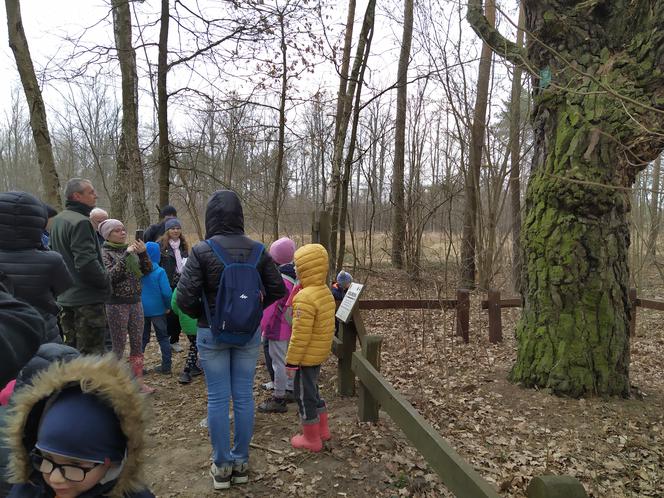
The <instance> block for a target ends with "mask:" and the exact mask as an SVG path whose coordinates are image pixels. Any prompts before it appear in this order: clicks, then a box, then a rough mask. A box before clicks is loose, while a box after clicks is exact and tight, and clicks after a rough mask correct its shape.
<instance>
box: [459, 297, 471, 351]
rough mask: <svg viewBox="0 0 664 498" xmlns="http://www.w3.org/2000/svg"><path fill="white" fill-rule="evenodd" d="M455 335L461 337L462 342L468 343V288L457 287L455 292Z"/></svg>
mask: <svg viewBox="0 0 664 498" xmlns="http://www.w3.org/2000/svg"><path fill="white" fill-rule="evenodd" d="M456 298H457V305H456V335H459V336H461V337H463V342H465V343H466V344H468V342H469V340H470V339H469V337H468V329H469V327H470V291H469V290H468V289H457V293H456Z"/></svg>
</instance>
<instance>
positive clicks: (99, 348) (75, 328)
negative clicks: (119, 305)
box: [60, 303, 108, 354]
mask: <svg viewBox="0 0 664 498" xmlns="http://www.w3.org/2000/svg"><path fill="white" fill-rule="evenodd" d="M60 325H61V327H62V332H63V334H64V335H65V344H67V346H71V347H73V348H76V349H78V350H79V351H80V352H81V353H83V354H104V335H105V334H106V333H107V332H106V331H107V329H108V323H107V321H106V310H105V308H104V304H103V303H99V304H84V305H81V306H63V307H62V313H61V315H60Z"/></svg>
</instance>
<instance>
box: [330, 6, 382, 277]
mask: <svg viewBox="0 0 664 498" xmlns="http://www.w3.org/2000/svg"><path fill="white" fill-rule="evenodd" d="M375 8H376V0H369V3H368V4H367V9H366V11H365V13H364V21H363V23H362V29H361V30H360V37H359V41H358V46H357V49H356V52H355V53H356V56H355V57H356V58H355V63H354V64H353V72H354V73H355V68H356V66H357V62H358V61H357V58H358V56H359V55H360V54H362V53H364V47H363V44H365V43H366V37H367V33H368V30H369V29H373V18H374V11H375ZM354 23H355V0H349V1H348V17H347V19H346V34H345V37H344V51H343V56H342V61H341V73H340V74H339V95H337V112H336V118H335V122H334V139H333V140H334V143H333V149H332V176H331V178H330V187H331V188H332V223H331V226H330V266H331V267H332V265H333V264H334V261H336V256H337V232H338V227H339V210H340V206H339V203H340V200H341V164H342V162H343V153H344V145H345V143H346V132H347V131H348V123H349V122H350V115H351V103H352V99H353V92H354V91H355V82H354V81H353V76H351V77H350V79H349V77H348V68H349V66H350V50H351V46H352V42H353V27H354ZM355 77H357V73H355ZM331 269H332V268H331Z"/></svg>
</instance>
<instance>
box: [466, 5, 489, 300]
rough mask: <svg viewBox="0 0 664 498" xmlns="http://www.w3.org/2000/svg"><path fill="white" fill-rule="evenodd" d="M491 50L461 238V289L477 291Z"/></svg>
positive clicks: (480, 81)
mask: <svg viewBox="0 0 664 498" xmlns="http://www.w3.org/2000/svg"><path fill="white" fill-rule="evenodd" d="M484 15H485V16H486V19H487V21H488V22H489V24H491V26H493V25H494V23H495V20H496V6H495V4H494V0H488V1H487V2H486V8H485V12H484ZM491 57H492V54H491V47H490V46H489V45H488V44H487V43H482V55H481V58H480V64H479V69H478V72H477V94H476V97H475V109H474V111H473V124H472V127H471V130H470V154H469V158H468V167H467V168H466V179H465V181H466V183H465V188H464V193H465V206H464V211H463V234H462V239H461V278H460V281H461V286H462V287H464V288H466V289H473V288H475V246H476V242H477V240H476V239H477V215H478V200H477V199H478V196H479V195H480V169H481V167H482V151H483V149H484V130H485V128H486V124H485V123H486V107H487V102H488V99H489V77H490V76H491Z"/></svg>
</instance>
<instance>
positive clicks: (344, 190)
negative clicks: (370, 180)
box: [336, 29, 373, 271]
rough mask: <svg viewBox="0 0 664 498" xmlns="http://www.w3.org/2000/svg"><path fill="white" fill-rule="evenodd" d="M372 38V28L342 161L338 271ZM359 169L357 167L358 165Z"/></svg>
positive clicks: (343, 250)
mask: <svg viewBox="0 0 664 498" xmlns="http://www.w3.org/2000/svg"><path fill="white" fill-rule="evenodd" d="M372 39H373V29H371V30H369V32H368V33H367V39H366V43H365V44H364V53H363V54H362V55H361V58H360V60H361V65H360V73H359V75H358V80H357V87H356V89H355V105H354V107H353V124H352V126H351V132H350V141H349V143H348V152H347V153H346V160H345V161H344V174H343V178H342V179H341V203H340V204H341V205H340V210H339V211H340V212H339V252H338V254H337V267H336V270H337V271H339V270H341V269H342V268H343V266H344V256H345V253H346V220H347V218H348V187H349V185H350V177H351V166H352V165H353V159H354V157H355V144H356V143H357V129H358V123H359V121H360V97H361V95H362V85H363V84H364V73H365V71H366V69H367V62H368V60H369V53H370V52H371V40H372ZM358 169H359V167H358Z"/></svg>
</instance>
